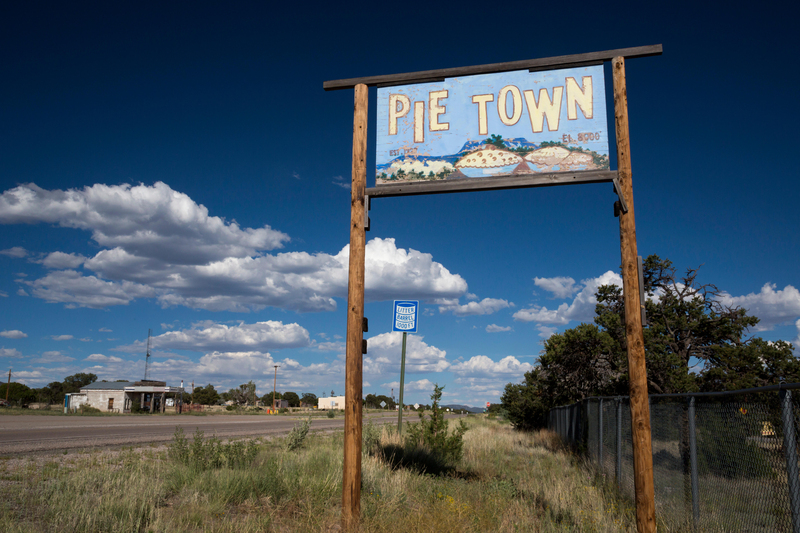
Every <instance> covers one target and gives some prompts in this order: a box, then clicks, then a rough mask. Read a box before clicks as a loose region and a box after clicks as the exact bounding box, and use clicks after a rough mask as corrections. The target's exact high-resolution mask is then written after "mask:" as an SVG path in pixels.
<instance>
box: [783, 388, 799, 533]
mask: <svg viewBox="0 0 800 533" xmlns="http://www.w3.org/2000/svg"><path fill="white" fill-rule="evenodd" d="M780 399H781V418H782V422H783V449H784V450H785V452H786V475H787V476H788V478H789V503H790V505H791V507H792V529H793V531H794V533H800V478H798V471H797V439H796V438H795V433H794V431H795V428H794V412H793V411H794V410H793V409H792V392H791V391H790V390H788V389H781V392H780Z"/></svg>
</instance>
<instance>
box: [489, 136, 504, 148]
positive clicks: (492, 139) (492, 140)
mask: <svg viewBox="0 0 800 533" xmlns="http://www.w3.org/2000/svg"><path fill="white" fill-rule="evenodd" d="M485 142H486V144H493V145H495V146H496V147H498V148H505V147H506V143H505V141H504V140H503V136H502V135H495V134H492V135H490V136H489V137H488V138H487V139H486V141H485Z"/></svg>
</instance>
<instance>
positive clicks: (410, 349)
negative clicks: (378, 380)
mask: <svg viewBox="0 0 800 533" xmlns="http://www.w3.org/2000/svg"><path fill="white" fill-rule="evenodd" d="M423 338H424V337H422V336H420V335H414V334H409V335H408V336H407V338H406V372H408V373H420V372H442V371H444V370H447V368H448V367H449V366H450V363H448V362H447V352H445V351H444V350H440V349H439V348H436V347H435V346H430V345H428V344H427V343H425V342H423V340H422V339H423ZM402 344H403V334H402V333H400V332H391V333H381V334H380V335H376V336H375V337H371V338H370V339H368V340H367V355H365V356H364V373H365V374H369V375H380V374H384V373H386V372H396V373H399V372H400V354H401V351H402Z"/></svg>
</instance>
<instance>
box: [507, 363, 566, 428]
mask: <svg viewBox="0 0 800 533" xmlns="http://www.w3.org/2000/svg"><path fill="white" fill-rule="evenodd" d="M546 393H547V391H545V389H544V386H543V380H542V379H541V369H540V368H538V367H536V368H534V369H533V370H530V371H528V372H525V376H524V380H523V381H522V383H509V384H508V385H506V387H505V390H504V391H503V396H502V397H501V398H500V403H501V405H502V407H503V409H504V410H505V411H506V413H507V414H508V421H509V422H511V424H512V425H513V426H514V427H515V428H517V429H521V430H525V431H528V430H532V429H535V428H540V427H544V426H546V425H547V415H548V413H549V411H550V409H551V408H553V407H555V406H556V404H555V402H553V401H552V400H551V399H550V398H549V397H548V396H546Z"/></svg>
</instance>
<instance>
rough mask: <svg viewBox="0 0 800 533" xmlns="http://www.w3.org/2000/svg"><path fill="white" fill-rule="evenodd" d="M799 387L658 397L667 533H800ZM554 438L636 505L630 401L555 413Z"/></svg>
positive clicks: (658, 489) (657, 477) (654, 408)
mask: <svg viewBox="0 0 800 533" xmlns="http://www.w3.org/2000/svg"><path fill="white" fill-rule="evenodd" d="M798 389H800V383H794V384H788V385H780V386H778V385H776V386H771V387H761V388H757V389H746V390H740V391H731V392H724V393H696V394H653V395H650V428H651V432H652V451H653V481H654V484H655V503H656V513H657V516H658V520H659V524H660V525H661V526H662V527H665V528H666V529H667V530H668V531H726V532H727V531H737V532H765V533H766V532H793V533H800V477H799V476H800V474H798V450H797V429H798V428H800V390H798ZM549 427H550V429H552V430H554V431H556V432H557V433H558V434H559V435H560V436H561V438H562V439H563V440H564V441H565V442H567V443H569V444H571V445H572V446H574V447H575V448H577V449H579V450H581V451H584V452H585V453H586V454H587V455H588V456H589V457H590V458H591V460H592V461H593V462H594V463H595V464H596V465H597V467H598V469H599V470H600V472H601V473H602V474H603V475H604V476H606V477H607V478H609V479H613V480H614V481H615V482H616V484H617V486H618V487H619V489H620V492H621V493H622V494H623V495H625V496H628V497H630V498H631V499H634V494H635V493H634V486H633V444H632V439H631V414H630V402H629V398H628V397H625V396H621V397H602V398H589V399H586V400H584V401H582V402H579V403H575V404H572V405H567V406H563V407H557V408H555V409H552V410H551V411H550V418H549Z"/></svg>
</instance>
